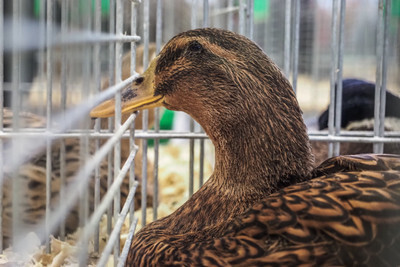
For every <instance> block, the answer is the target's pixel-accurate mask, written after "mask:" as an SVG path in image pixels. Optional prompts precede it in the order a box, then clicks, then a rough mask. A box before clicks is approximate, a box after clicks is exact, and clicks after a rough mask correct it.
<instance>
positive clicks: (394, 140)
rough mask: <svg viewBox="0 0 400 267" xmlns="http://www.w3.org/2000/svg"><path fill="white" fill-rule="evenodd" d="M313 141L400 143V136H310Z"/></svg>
mask: <svg viewBox="0 0 400 267" xmlns="http://www.w3.org/2000/svg"><path fill="white" fill-rule="evenodd" d="M310 140H311V141H327V142H333V141H335V142H342V143H345V142H351V143H380V144H382V143H383V144H384V143H400V138H399V137H397V138H390V137H386V138H384V137H352V136H346V137H345V136H333V135H328V136H310Z"/></svg>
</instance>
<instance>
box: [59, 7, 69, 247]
mask: <svg viewBox="0 0 400 267" xmlns="http://www.w3.org/2000/svg"><path fill="white" fill-rule="evenodd" d="M67 4H68V3H67V0H63V1H62V2H61V38H62V41H64V39H65V38H64V36H65V34H66V33H67V22H68V5H67ZM61 94H62V95H61V110H62V111H63V112H65V109H66V107H67V52H66V48H65V46H63V47H62V48H61ZM65 153H66V151H65V139H61V142H60V201H62V200H63V199H65V197H66V195H65V185H66V177H65V174H66V168H65V166H66V157H65ZM60 238H61V240H65V220H62V221H61V223H60Z"/></svg>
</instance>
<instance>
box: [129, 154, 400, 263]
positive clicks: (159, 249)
mask: <svg viewBox="0 0 400 267" xmlns="http://www.w3.org/2000/svg"><path fill="white" fill-rule="evenodd" d="M225 227H226V230H225V232H224V234H223V235H222V236H221V237H218V238H214V239H212V238H211V239H208V240H204V241H200V242H199V240H196V242H192V243H191V242H190V239H192V240H193V238H194V236H195V234H193V235H182V236H170V237H167V236H163V238H162V239H160V241H159V242H155V243H154V244H152V245H150V244H149V246H142V248H143V247H147V248H148V249H149V251H148V253H147V252H146V251H141V252H138V254H136V253H134V254H136V255H139V254H140V259H132V258H131V260H133V261H135V260H138V261H137V262H136V263H142V264H143V263H146V264H147V265H149V264H150V265H151V264H154V265H157V263H160V262H163V263H164V264H170V265H177V266H178V265H179V266H246V267H249V266H268V265H274V266H275V265H276V266H278V265H285V266H287V265H288V266H298V265H301V264H312V265H316V266H320V265H369V266H396V265H399V264H400V254H399V253H398V252H399V251H400V156H397V155H396V156H394V155H357V156H340V157H336V158H332V159H329V160H327V161H325V162H324V163H323V164H322V165H321V166H320V167H318V168H317V169H315V170H314V172H313V179H311V180H309V181H307V182H303V183H299V184H296V185H293V186H289V187H286V188H284V189H282V190H280V191H279V192H277V193H274V194H272V195H270V196H268V197H266V198H265V199H264V200H263V201H261V202H260V203H258V204H256V205H254V206H253V207H252V208H251V209H250V210H248V211H247V212H245V213H244V214H243V215H241V216H239V217H237V218H235V219H234V220H232V221H228V222H226V224H225ZM156 236H157V233H156V232H154V237H155V239H157V237H156ZM194 239H196V238H194ZM150 250H151V251H150ZM127 263H131V262H127ZM132 263H133V262H132Z"/></svg>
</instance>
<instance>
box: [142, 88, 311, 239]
mask: <svg viewBox="0 0 400 267" xmlns="http://www.w3.org/2000/svg"><path fill="white" fill-rule="evenodd" d="M285 98H286V99H285ZM293 98H294V94H292V93H290V94H289V96H285V95H284V96H281V98H280V99H272V100H268V101H280V102H279V103H277V104H275V105H269V104H268V101H267V100H265V99H264V100H263V99H262V97H260V98H258V99H259V100H260V101H256V103H254V99H252V100H249V101H251V103H252V104H253V106H252V108H250V109H245V108H243V109H240V108H237V109H235V110H228V109H225V110H224V107H223V106H225V105H223V106H221V107H220V109H219V110H220V111H221V112H223V114H224V115H223V116H221V117H215V116H212V115H208V114H207V113H206V112H205V113H204V114H203V115H202V116H199V117H197V118H196V120H197V121H198V122H199V123H200V124H201V125H202V126H203V128H204V129H205V131H206V132H207V134H208V136H209V137H210V139H211V140H212V142H213V143H214V145H215V153H216V156H215V168H214V172H213V174H212V175H211V177H210V179H209V180H208V181H207V182H206V183H205V184H204V185H203V186H202V187H201V188H200V189H199V191H197V192H196V193H195V194H194V195H193V196H192V197H191V198H190V199H189V200H188V201H187V202H186V203H185V204H184V205H183V206H182V207H180V208H179V209H178V210H177V211H176V212H174V213H173V214H172V215H170V216H169V217H166V218H164V219H163V220H161V221H158V222H155V223H154V224H153V226H150V227H148V228H147V229H148V230H149V231H151V229H152V228H153V229H154V228H161V229H164V231H165V232H168V233H171V234H185V233H188V232H198V235H200V233H203V234H204V235H202V236H218V235H219V234H221V233H222V231H223V229H224V226H223V222H225V221H226V220H229V219H230V218H234V217H236V216H237V215H238V214H240V213H242V212H244V211H245V210H246V209H248V208H249V207H251V206H252V205H254V204H255V203H256V202H257V201H259V200H261V199H263V198H265V197H266V196H268V194H270V193H272V192H275V191H276V190H278V189H279V188H283V187H285V186H287V185H290V184H293V183H296V182H299V181H302V180H306V179H308V178H309V174H310V172H311V170H312V165H313V159H312V155H311V152H310V146H309V141H308V135H307V131H306V127H305V125H304V123H303V119H302V116H301V112H300V109H299V108H298V105H297V101H296V100H295V99H293ZM244 101H246V100H244ZM293 101H294V103H293ZM288 103H291V104H293V105H294V107H291V106H288ZM248 104H250V102H249V103H245V102H243V101H242V102H241V103H238V105H244V106H248ZM213 105H215V103H213ZM231 106H232V105H231ZM277 106H278V107H277ZM235 112H236V113H237V114H234V113H235ZM272 113H275V114H272ZM197 114H199V113H197ZM213 114H215V113H213ZM192 115H194V114H192ZM271 118H278V119H271ZM221 223H222V224H221Z"/></svg>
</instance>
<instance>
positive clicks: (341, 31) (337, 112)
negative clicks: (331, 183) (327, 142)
mask: <svg viewBox="0 0 400 267" xmlns="http://www.w3.org/2000/svg"><path fill="white" fill-rule="evenodd" d="M345 11H346V0H341V1H340V17H339V44H338V57H339V58H338V66H337V79H336V84H337V85H336V86H337V90H336V103H335V105H336V108H335V134H337V135H339V134H340V128H341V121H342V75H343V41H344V40H343V38H344V19H345ZM339 154H340V143H339V142H336V143H335V144H334V146H333V155H335V156H338V155H339Z"/></svg>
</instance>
